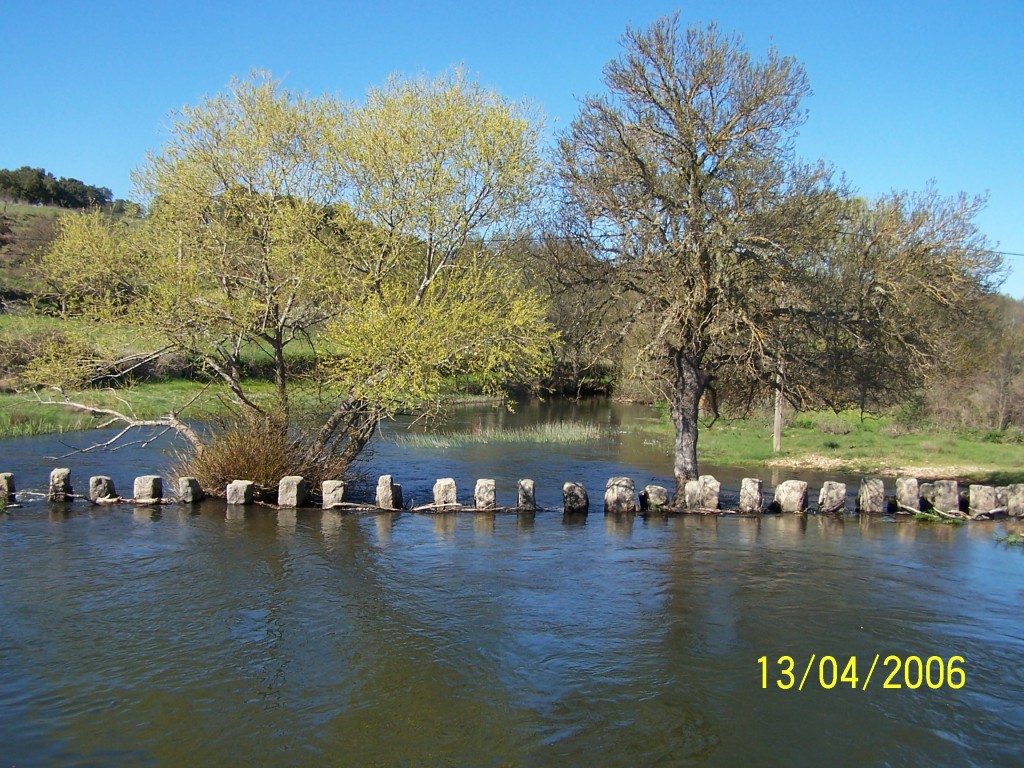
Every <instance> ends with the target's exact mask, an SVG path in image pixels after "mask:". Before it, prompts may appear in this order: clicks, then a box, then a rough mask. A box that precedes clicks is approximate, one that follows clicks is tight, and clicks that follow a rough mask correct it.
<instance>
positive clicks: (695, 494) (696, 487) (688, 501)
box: [683, 480, 700, 509]
mask: <svg viewBox="0 0 1024 768" xmlns="http://www.w3.org/2000/svg"><path fill="white" fill-rule="evenodd" d="M683 506H684V507H685V508H686V509H697V508H698V507H699V506H700V482H699V481H698V480H687V481H686V483H685V484H684V485H683Z"/></svg>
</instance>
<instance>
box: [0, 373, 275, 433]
mask: <svg viewBox="0 0 1024 768" xmlns="http://www.w3.org/2000/svg"><path fill="white" fill-rule="evenodd" d="M204 386H205V384H204V383H203V382H198V381H188V380H185V379H168V380H166V381H159V382H149V383H145V384H139V385H138V386H135V387H133V388H131V390H127V391H126V390H118V391H116V392H111V391H109V390H99V389H98V390H91V391H88V392H84V393H78V394H76V395H73V396H72V397H73V399H75V400H77V401H79V402H84V403H85V404H87V405H91V406H95V407H99V408H112V409H115V410H120V411H122V412H125V411H127V410H128V407H127V406H126V405H125V404H124V402H122V401H121V400H119V399H118V398H119V397H120V398H122V399H125V400H128V401H129V402H130V403H131V409H130V410H131V412H132V413H134V415H135V416H136V417H138V418H140V419H149V418H156V417H159V416H165V415H166V414H168V413H170V412H171V411H172V410H176V409H178V408H180V407H182V406H183V405H184V404H185V403H187V402H189V400H191V399H192V398H194V397H195V396H196V395H198V394H199V393H200V392H202V391H203V388H204ZM246 387H247V390H248V391H251V392H252V394H253V396H254V397H256V398H270V397H271V396H272V395H273V385H272V384H271V383H270V382H266V381H252V382H247V384H246ZM223 391H224V390H223V389H222V388H216V387H211V388H209V389H208V390H207V392H206V394H205V395H204V396H203V398H202V400H201V401H199V402H197V403H195V404H194V405H193V406H192V407H191V408H190V409H189V410H188V411H186V412H185V413H183V414H182V417H183V418H185V419H200V420H201V419H204V418H209V417H211V416H214V415H217V414H222V413H225V412H227V406H226V405H225V401H224V400H223V399H221V398H219V397H218V396H217V395H218V393H223ZM39 396H40V397H41V398H43V399H46V398H48V397H49V393H47V392H45V391H41V392H40V393H39ZM55 399H59V398H55ZM103 421H105V418H104V417H98V416H90V415H89V414H87V413H83V412H81V411H77V410H74V409H72V408H69V407H67V406H62V405H59V404H44V403H40V402H38V401H37V400H36V399H35V397H34V396H32V395H31V394H11V393H5V394H0V439H2V438H6V437H28V436H33V435H43V434H54V433H63V432H74V431H78V430H82V429H92V428H94V427H97V426H99V425H100V424H102V423H103Z"/></svg>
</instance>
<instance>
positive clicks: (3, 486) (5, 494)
mask: <svg viewBox="0 0 1024 768" xmlns="http://www.w3.org/2000/svg"><path fill="white" fill-rule="evenodd" d="M0 501H2V502H4V503H5V504H13V503H14V502H15V501H17V494H16V493H15V488H14V474H13V473H11V472H0Z"/></svg>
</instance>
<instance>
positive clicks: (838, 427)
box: [0, 379, 1024, 484]
mask: <svg viewBox="0 0 1024 768" xmlns="http://www.w3.org/2000/svg"><path fill="white" fill-rule="evenodd" d="M253 384H254V386H255V391H257V392H259V391H260V389H259V388H260V387H265V389H266V394H267V395H268V396H270V395H271V394H272V385H271V384H270V383H269V382H253ZM204 386H206V385H205V384H204V383H203V382H198V381H189V380H183V379H168V380H166V381H160V382H150V383H146V384H140V385H138V386H137V387H136V388H135V389H134V390H133V392H132V403H133V407H134V409H135V413H136V415H138V416H139V417H140V418H148V417H156V416H160V415H163V414H166V413H168V412H169V411H171V410H172V409H176V408H179V407H181V405H183V404H184V403H187V402H188V401H189V400H191V399H193V398H195V396H196V395H198V394H199V393H200V392H201V391H202V389H203V387H204ZM102 398H106V399H107V400H108V401H109V402H108V405H111V406H113V405H114V404H116V402H117V401H116V399H115V395H114V393H110V392H108V393H106V394H103V395H101V399H100V400H98V401H96V402H97V404H101V403H102V402H103V399H102ZM448 401H449V403H450V404H452V405H455V404H461V403H469V404H473V405H486V404H488V403H492V404H494V405H496V406H497V402H496V401H494V400H493V398H490V399H489V398H482V397H480V396H472V395H464V394H460V393H452V394H450V395H449V396H448ZM225 413H227V405H226V403H225V402H223V401H222V400H221V399H218V398H216V397H205V398H204V399H203V401H202V403H201V404H197V405H196V406H194V410H193V411H192V413H191V418H193V419H196V420H202V419H209V418H212V417H216V416H218V415H223V414H225ZM186 416H189V414H186ZM588 418H589V417H587V416H586V415H577V416H576V419H575V420H576V422H577V424H576V425H575V427H573V426H572V425H571V424H569V423H568V422H562V423H561V424H560V426H559V429H558V430H555V431H556V432H557V433H558V434H556V435H555V438H558V439H563V440H565V441H567V442H588V441H592V442H596V441H601V440H616V439H619V440H622V439H627V437H628V438H629V439H632V440H639V441H640V442H642V444H643V445H645V446H647V447H648V448H651V449H654V450H656V451H659V452H664V453H665V454H666V456H668V455H669V454H670V453H671V450H672V440H673V431H672V425H671V423H670V422H669V420H668V418H667V416H666V415H665V414H663V413H661V412H659V411H658V410H657V409H654V408H651V409H649V411H646V412H645V414H644V415H641V416H636V417H633V418H631V419H630V420H629V421H627V422H624V423H621V424H603V425H596V424H593V423H591V422H590V421H588ZM100 424H102V419H100V418H97V417H92V416H89V415H87V414H82V413H79V412H75V411H72V410H70V409H67V408H63V407H60V406H53V405H43V404H41V403H38V402H34V401H33V400H32V398H31V397H28V396H26V395H20V394H9V393H8V394H0V439H5V438H13V437H27V436H34V435H46V434H60V433H67V432H77V431H82V430H87V429H90V428H93V427H96V426H98V425H100ZM549 426H550V425H549ZM598 426H600V428H597V427H598ZM555 438H553V437H552V430H551V429H534V428H529V429H524V428H522V426H518V427H516V428H515V429H511V428H502V427H501V425H498V428H495V429H491V430H490V431H489V432H488V431H486V430H485V431H483V432H481V430H479V429H474V430H465V434H463V433H462V432H460V431H458V430H456V431H455V432H451V431H449V430H448V429H446V428H445V427H443V426H442V427H440V428H439V430H438V431H436V432H435V431H431V432H430V433H429V434H425V435H410V436H408V437H405V438H402V439H407V440H413V441H414V442H417V443H422V445H420V447H429V446H428V445H427V444H429V445H430V446H433V447H435V448H439V449H443V448H445V447H450V446H451V445H454V444H458V443H463V442H473V443H495V444H501V443H506V444H507V443H510V442H524V443H530V442H551V441H552V440H553V439H555ZM555 441H556V442H557V439H555ZM782 446H783V450H782V453H780V454H773V453H772V451H771V427H770V424H769V422H768V420H767V418H766V417H758V416H753V417H748V418H743V419H719V420H718V421H717V422H715V423H714V424H713V425H711V426H710V427H704V428H702V429H701V432H700V447H699V456H700V461H701V462H702V463H706V464H714V465H720V466H743V467H746V466H749V467H765V468H780V469H808V470H815V471H830V472H831V471H837V472H844V473H850V474H874V475H882V476H897V475H907V476H912V477H918V478H921V479H932V478H942V477H956V478H958V479H961V480H966V481H973V482H984V483H993V484H1009V483H1015V482H1024V435H1022V434H1021V433H1019V432H1015V431H1006V432H987V433H979V432H971V431H966V430H965V431H957V432H954V431H949V430H936V429H932V428H929V427H927V426H917V427H910V426H908V425H906V424H903V423H900V422H898V421H896V420H895V419H893V418H891V417H881V418H861V417H860V415H859V414H857V413H852V412H847V413H841V414H834V413H832V412H817V413H806V414H798V415H796V416H794V417H791V418H790V419H789V420H788V423H787V424H786V428H785V430H784V432H783V440H782Z"/></svg>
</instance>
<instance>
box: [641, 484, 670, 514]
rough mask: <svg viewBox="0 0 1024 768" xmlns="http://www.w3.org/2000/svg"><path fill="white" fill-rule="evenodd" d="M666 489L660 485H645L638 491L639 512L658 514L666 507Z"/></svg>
mask: <svg viewBox="0 0 1024 768" xmlns="http://www.w3.org/2000/svg"><path fill="white" fill-rule="evenodd" d="M668 502H669V493H668V488H665V487H664V486H662V485H645V486H644V489H643V490H642V491H640V511H641V512H658V511H660V510H661V509H663V508H664V507H667V506H668Z"/></svg>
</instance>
